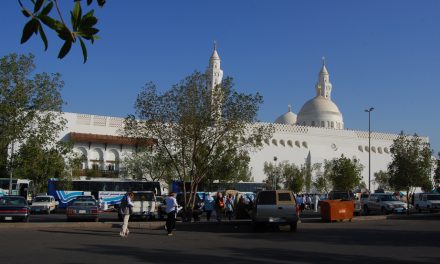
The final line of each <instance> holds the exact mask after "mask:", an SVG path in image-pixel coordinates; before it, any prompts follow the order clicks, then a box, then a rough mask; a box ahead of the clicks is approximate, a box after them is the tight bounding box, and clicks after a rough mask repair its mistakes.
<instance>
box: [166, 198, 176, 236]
mask: <svg viewBox="0 0 440 264" xmlns="http://www.w3.org/2000/svg"><path fill="white" fill-rule="evenodd" d="M165 204H166V206H167V208H166V210H165V212H166V213H167V222H166V224H165V229H166V230H167V233H168V236H172V235H173V230H174V227H175V226H176V215H177V208H178V206H179V205H178V204H177V200H176V193H175V192H170V194H169V195H168V197H167V198H166V199H165Z"/></svg>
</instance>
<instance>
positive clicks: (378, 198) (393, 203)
mask: <svg viewBox="0 0 440 264" xmlns="http://www.w3.org/2000/svg"><path fill="white" fill-rule="evenodd" d="M362 209H363V211H364V213H365V214H369V213H370V212H372V211H376V212H381V213H382V214H389V213H404V212H406V211H407V210H408V206H407V204H406V203H404V202H402V201H400V200H399V199H398V198H397V197H396V196H394V195H393V194H391V193H373V194H370V196H369V197H368V200H367V201H366V203H365V204H364V205H363V208H362Z"/></svg>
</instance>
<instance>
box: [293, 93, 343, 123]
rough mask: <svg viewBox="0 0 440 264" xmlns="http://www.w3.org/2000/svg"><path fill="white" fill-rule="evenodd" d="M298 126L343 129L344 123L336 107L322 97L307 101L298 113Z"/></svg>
mask: <svg viewBox="0 0 440 264" xmlns="http://www.w3.org/2000/svg"><path fill="white" fill-rule="evenodd" d="M297 124H298V125H305V126H318V127H328V128H336V129H343V128H344V122H343V118H342V114H341V112H340V111H339V108H338V106H337V105H336V104H335V103H333V102H332V101H331V100H329V99H326V98H324V97H323V96H316V97H315V98H313V99H311V100H309V101H308V102H307V103H305V104H304V106H303V107H302V108H301V110H300V111H299V113H298V119H297Z"/></svg>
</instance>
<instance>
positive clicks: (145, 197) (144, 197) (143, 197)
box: [132, 192, 154, 202]
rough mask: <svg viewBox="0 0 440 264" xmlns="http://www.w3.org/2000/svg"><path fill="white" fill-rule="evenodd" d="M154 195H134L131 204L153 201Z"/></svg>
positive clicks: (150, 193)
mask: <svg viewBox="0 0 440 264" xmlns="http://www.w3.org/2000/svg"><path fill="white" fill-rule="evenodd" d="M153 200H154V194H153V193H152V192H149V193H134V197H133V199H132V201H133V202H136V201H153Z"/></svg>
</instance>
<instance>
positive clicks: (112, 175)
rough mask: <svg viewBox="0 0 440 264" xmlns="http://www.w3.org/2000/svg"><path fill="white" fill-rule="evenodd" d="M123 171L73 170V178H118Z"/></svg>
mask: <svg viewBox="0 0 440 264" xmlns="http://www.w3.org/2000/svg"><path fill="white" fill-rule="evenodd" d="M123 173H124V171H122V170H95V169H82V170H73V171H72V176H73V177H80V176H86V177H104V178H119V177H120V176H122V175H123Z"/></svg>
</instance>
